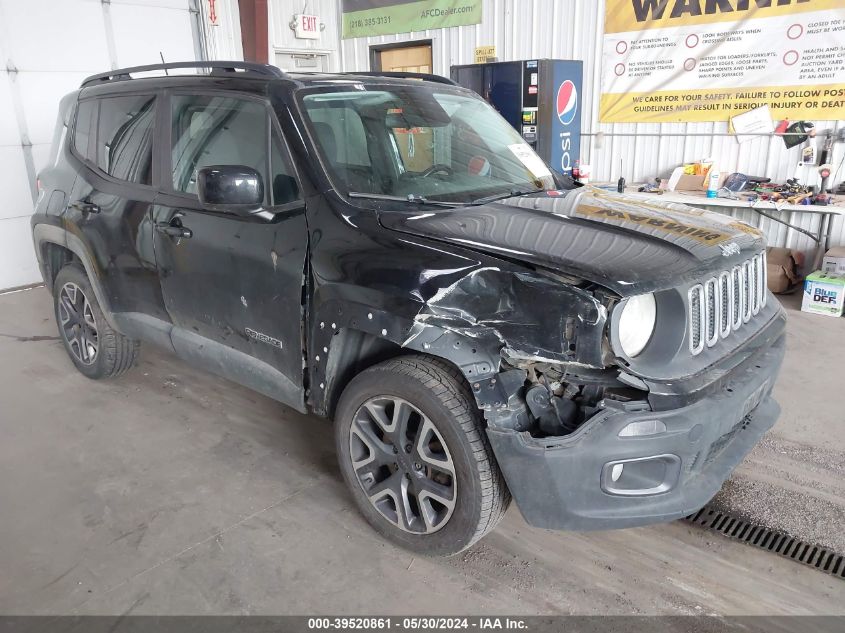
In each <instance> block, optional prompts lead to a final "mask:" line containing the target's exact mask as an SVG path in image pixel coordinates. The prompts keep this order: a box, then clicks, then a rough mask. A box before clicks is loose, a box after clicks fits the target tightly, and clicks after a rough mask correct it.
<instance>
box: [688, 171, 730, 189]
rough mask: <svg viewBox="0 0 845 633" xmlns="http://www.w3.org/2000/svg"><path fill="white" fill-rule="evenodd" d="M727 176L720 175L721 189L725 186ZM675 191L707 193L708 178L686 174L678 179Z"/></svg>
mask: <svg viewBox="0 0 845 633" xmlns="http://www.w3.org/2000/svg"><path fill="white" fill-rule="evenodd" d="M727 177H728V175H727V174H721V173H720V174H719V187H721V186H722V185H724V184H725V180H726V179H727ZM675 191H707V176H691V175H689V174H684V175H683V176H681V177H680V178H679V179H678V183H677V184H676V185H675Z"/></svg>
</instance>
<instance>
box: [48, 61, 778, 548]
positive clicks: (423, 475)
mask: <svg viewBox="0 0 845 633" xmlns="http://www.w3.org/2000/svg"><path fill="white" fill-rule="evenodd" d="M179 69H191V72H192V74H184V73H183V74H181V75H172V74H171V75H170V76H154V77H150V76H148V75H149V74H150V73H151V72H152V71H161V70H167V71H173V70H179ZM198 71H201V72H198ZM142 75H147V76H146V77H143V76H142ZM387 75H388V74H381V75H374V74H368V73H358V74H335V75H320V74H286V73H283V72H281V71H279V70H278V69H277V68H274V67H272V66H263V65H257V64H248V63H235V62H226V63H223V62H211V63H180V64H162V65H157V66H152V67H140V68H129V69H123V70H116V71H112V72H109V73H104V74H101V75H96V76H93V77H91V78H89V79H87V80H86V81H85V82H84V83H83V84H82V87H81V89H80V90H79V91H78V92H76V93H73V94H71V95H68V96H67V97H66V98H65V99H64V100H63V101H62V103H61V113H60V117H59V121H58V125H57V129H56V136H55V142H54V144H53V156H52V160H51V162H50V167H49V168H48V169H45V170H44V171H43V173H42V174H41V175H40V183H41V193H40V198H39V200H38V207H37V212H36V214H35V216H34V217H33V220H32V228H33V236H34V241H35V249H36V252H37V254H38V258H39V261H40V264H41V269H42V272H43V275H44V279H45V281H46V282H47V285H48V286H49V287H50V288H51V289H52V292H53V297H54V299H55V312H56V320H57V322H58V327H59V331H60V333H61V336H62V339H63V341H64V344H65V347H66V348H67V351H68V353H69V355H70V358H71V360H72V361H73V363H74V365H76V367H77V369H79V371H81V372H82V373H83V374H85V375H86V376H88V377H90V378H108V377H113V376H117V375H119V374H121V373H123V372H124V371H125V370H127V369H128V368H130V367H131V366H132V364H133V363H134V361H135V359H136V357H137V354H138V348H139V342H140V341H145V342H149V343H152V344H156V345H160V346H162V347H165V348H167V349H169V350H170V351H172V352H174V353H175V354H177V355H178V356H180V357H182V358H184V359H185V360H187V361H189V362H191V363H193V364H195V365H198V366H200V367H203V368H205V369H208V370H210V371H212V372H215V373H217V374H220V375H222V376H225V377H226V378H229V379H231V380H234V381H236V382H238V383H240V384H242V385H246V386H248V387H251V388H252V389H255V390H256V391H259V392H261V393H263V394H266V395H267V396H269V397H271V398H274V399H276V400H278V401H280V402H283V403H285V404H287V405H288V406H290V407H293V408H294V409H296V410H298V411H302V412H313V413H315V414H316V415H319V416H325V417H331V418H333V419H334V421H335V435H336V442H337V454H338V459H339V461H340V468H341V471H342V472H343V476H344V478H345V479H346V482H347V484H348V485H349V489H350V492H351V494H352V496H353V497H354V499H355V502H356V504H357V506H358V508H359V509H360V511H361V512H362V513H363V515H364V516H365V517H366V518H367V520H368V521H369V522H370V523H371V524H372V526H373V527H374V528H375V529H376V530H378V531H379V532H380V533H382V534H383V535H385V536H386V537H388V538H390V539H391V540H393V541H395V542H397V543H399V544H401V545H403V546H404V547H407V548H410V549H412V550H416V551H419V552H424V553H433V554H450V553H454V552H457V551H460V550H462V549H463V548H466V547H468V546H469V545H471V544H472V543H474V542H475V541H476V540H478V539H479V538H481V537H482V536H483V535H484V534H486V533H487V532H488V531H490V530H491V529H492V528H493V527H494V526H495V525H496V523H497V522H498V521H499V519H501V517H502V515H503V514H504V512H505V510H506V508H507V507H508V504H509V502H510V497H511V495H513V497H514V498H515V499H516V502H517V504H518V506H519V508H520V510H521V511H522V514H523V515H524V516H525V518H526V520H527V521H528V522H529V523H531V524H532V525H536V526H540V527H545V528H559V529H573V530H590V529H607V528H618V527H628V526H635V525H643V524H647V523H653V522H657V521H668V520H671V519H675V518H678V517H683V516H684V515H687V514H689V513H692V512H694V511H695V510H697V509H698V508H700V507H701V506H703V505H704V504H705V503H707V501H708V500H709V499H710V498H711V497H712V496H713V495H714V494H715V493H716V491H718V490H719V487H720V486H721V484H722V482H723V481H724V480H725V479H726V478H727V477H728V475H729V474H730V472H731V471H732V470H733V468H734V467H735V466H736V465H737V464H738V463H739V461H740V460H741V459H742V458H743V456H744V455H745V454H746V453H747V452H748V451H749V450H750V449H751V447H752V446H753V445H754V444H755V443H756V442H757V441H758V440H759V439H760V437H761V435H762V434H763V433H764V432H765V431H766V430H767V429H769V428H770V427H771V426H772V425H773V424H774V421H775V419H776V418H777V415H778V406H777V404H776V403H775V402H774V401H773V400H772V398H771V396H770V393H771V389H772V386H773V384H774V381H775V377H776V374H777V371H778V368H779V366H780V364H781V360H782V357H783V352H784V326H785V317H784V313H783V311H782V310H781V308H780V307H779V305H778V302H777V301H775V300H774V299H773V298H772V297H771V296H769V294H768V292H767V290H766V261H765V252H764V243H763V239H762V237H761V235H760V233H759V232H758V231H757V230H756V229H754V228H752V227H750V226H748V225H746V224H744V223H742V222H738V221H736V220H734V219H732V218H730V217H727V216H722V215H718V214H713V213H708V212H705V211H701V210H698V209H693V208H689V207H686V206H682V205H670V204H661V203H659V202H657V201H655V202H653V203H644V202H637V201H634V200H632V199H630V198H626V197H625V196H623V195H617V194H611V193H607V192H605V191H602V190H600V189H596V188H592V187H575V186H574V185H573V183H571V182H566V181H565V179H564V178H563V177H561V176H558V175H553V174H552V173H551V172H550V171H549V169H548V168H547V167H546V165H545V164H544V163H543V162H542V161H541V160H540V159H539V158H538V157H537V155H536V154H535V153H534V152H533V151H532V149H531V148H530V147H529V146H528V145H526V144H525V143H524V142H523V141H522V139H521V137H520V136H519V135H518V134H517V133H516V132H515V131H514V130H513V129H512V128H511V127H510V126H509V125H508V124H507V123H506V122H505V121H504V120H503V119H502V118H501V117H500V116H499V115H498V114H497V113H496V111H495V110H493V108H491V107H490V106H489V105H488V104H487V103H486V102H485V101H484V100H482V99H481V98H480V97H478V96H477V95H476V94H474V93H473V92H470V91H468V90H465V89H462V88H460V87H457V86H455V85H453V84H452V83H451V82H450V81H449V80H447V79H443V78H441V77H434V76H417V77H415V78H410V77H408V76H405V75H403V76H395V75H391V76H387Z"/></svg>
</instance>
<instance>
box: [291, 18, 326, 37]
mask: <svg viewBox="0 0 845 633" xmlns="http://www.w3.org/2000/svg"><path fill="white" fill-rule="evenodd" d="M295 34H296V37H298V38H299V39H304V40H316V39H319V37H320V18H319V16H316V15H306V14H304V13H300V14H299V15H297V16H296V29H295Z"/></svg>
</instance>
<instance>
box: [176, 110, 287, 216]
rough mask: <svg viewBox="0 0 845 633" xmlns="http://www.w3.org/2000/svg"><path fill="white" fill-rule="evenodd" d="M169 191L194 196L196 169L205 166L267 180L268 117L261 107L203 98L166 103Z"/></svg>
mask: <svg viewBox="0 0 845 633" xmlns="http://www.w3.org/2000/svg"><path fill="white" fill-rule="evenodd" d="M172 103H173V106H172V130H173V132H172V148H171V157H172V169H173V188H174V189H176V191H183V192H185V193H191V194H196V192H197V171H198V170H200V169H202V168H203V167H208V166H210V165H246V166H247V167H252V168H253V169H255V170H256V171H257V172H258V173H259V174H261V177H262V179H263V180H264V190H265V192H268V193H265V195H267V198H266V199H265V202H266V201H267V200H269V190H270V189H271V188H272V183H271V182H268V179H267V164H268V156H267V148H268V145H269V143H268V140H267V139H268V124H269V113H268V111H267V108H266V107H265V105H264V104H263V103H260V102H257V101H252V100H248V99H238V98H232V97H222V96H208V95H190V96H178V95H174V97H173V100H172Z"/></svg>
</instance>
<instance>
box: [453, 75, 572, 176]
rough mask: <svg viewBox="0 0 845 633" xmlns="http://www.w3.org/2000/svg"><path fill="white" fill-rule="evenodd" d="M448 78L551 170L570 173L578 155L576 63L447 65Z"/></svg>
mask: <svg viewBox="0 0 845 633" xmlns="http://www.w3.org/2000/svg"><path fill="white" fill-rule="evenodd" d="M451 76H452V80H453V81H455V82H456V83H458V84H460V85H461V86H463V87H464V88H469V89H470V90H474V91H475V92H477V93H478V94H480V95H481V96H482V97H484V98H485V99H486V100H487V101H488V102H489V103H490V104H491V105H492V106H493V107H494V108H496V110H498V111H499V114H501V115H502V116H503V117H504V118H505V119H506V120H507V121H508V123H510V124H511V125H512V126H513V127H514V129H516V131H517V132H519V133H520V134H522V138H523V139H525V142H526V143H528V144H529V145H531V146H532V147H533V148H534V149H535V151H536V152H537V153H538V154H539V155H540V157H541V158H542V159H543V160H545V161H546V163H548V165H549V167H551V168H552V169H553V170H554V171H557V172H560V173H564V174H570V173H571V172H572V167H573V165H574V164H575V161H576V160H578V158H579V156H580V151H581V107H580V106H581V104H580V103H579V96H580V93H581V78H582V76H583V63H582V62H580V61H573V60H563V59H530V60H523V61H516V62H488V63H486V64H468V65H465V66H452V72H451Z"/></svg>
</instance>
